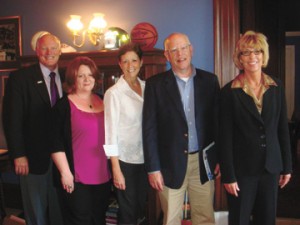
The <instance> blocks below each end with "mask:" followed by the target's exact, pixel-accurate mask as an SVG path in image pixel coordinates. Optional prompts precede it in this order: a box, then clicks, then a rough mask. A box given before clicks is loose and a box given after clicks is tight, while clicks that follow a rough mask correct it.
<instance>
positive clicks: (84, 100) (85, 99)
mask: <svg viewBox="0 0 300 225" xmlns="http://www.w3.org/2000/svg"><path fill="white" fill-rule="evenodd" d="M76 95H77V97H78V98H79V99H80V100H81V101H83V102H86V101H87V100H89V102H90V103H88V107H89V108H90V109H93V104H92V102H93V96H92V95H91V96H90V99H87V98H83V97H81V96H80V95H78V94H77V93H76Z"/></svg>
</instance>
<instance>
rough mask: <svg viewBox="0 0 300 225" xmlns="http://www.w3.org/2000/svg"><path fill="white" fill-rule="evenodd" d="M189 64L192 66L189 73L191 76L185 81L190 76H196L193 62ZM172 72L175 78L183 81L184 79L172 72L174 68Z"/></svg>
mask: <svg viewBox="0 0 300 225" xmlns="http://www.w3.org/2000/svg"><path fill="white" fill-rule="evenodd" d="M191 66H192V74H191V76H189V77H188V79H187V81H188V80H190V78H191V77H195V76H196V68H195V67H194V65H193V64H191ZM172 72H173V74H174V76H175V78H176V79H177V80H182V81H185V80H184V79H182V78H180V77H179V76H178V75H177V74H176V73H175V72H174V70H172ZM185 82H186V81H185Z"/></svg>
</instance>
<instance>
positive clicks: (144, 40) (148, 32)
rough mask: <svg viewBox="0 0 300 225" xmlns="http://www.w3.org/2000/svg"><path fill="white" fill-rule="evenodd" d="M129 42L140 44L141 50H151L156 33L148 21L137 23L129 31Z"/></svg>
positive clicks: (155, 39) (156, 37)
mask: <svg viewBox="0 0 300 225" xmlns="http://www.w3.org/2000/svg"><path fill="white" fill-rule="evenodd" d="M130 37H131V42H133V43H138V44H140V46H141V48H142V50H151V49H153V47H154V46H155V44H156V42H157V39H158V34H157V30H156V28H155V27H154V26H153V25H152V24H150V23H146V22H143V23H138V24H137V25H135V26H134V27H133V28H132V30H131V32H130Z"/></svg>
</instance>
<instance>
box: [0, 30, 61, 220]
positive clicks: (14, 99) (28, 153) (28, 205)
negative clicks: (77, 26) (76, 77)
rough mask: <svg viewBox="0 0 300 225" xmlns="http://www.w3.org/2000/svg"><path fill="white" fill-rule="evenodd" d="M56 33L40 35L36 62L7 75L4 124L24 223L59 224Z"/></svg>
mask: <svg viewBox="0 0 300 225" xmlns="http://www.w3.org/2000/svg"><path fill="white" fill-rule="evenodd" d="M60 46H61V44H60V41H59V39H58V38H57V37H56V36H54V35H52V34H49V33H44V35H43V36H41V37H39V39H38V40H37V44H36V54H37V56H38V59H39V63H38V64H36V65H33V66H30V67H27V68H22V69H20V70H18V71H15V72H12V73H11V74H10V75H9V78H8V81H7V85H6V88H5V95H4V99H3V127H4V132H5V136H6V141H7V145H8V150H9V151H8V152H9V154H10V157H11V159H12V160H13V162H14V168H15V173H16V174H17V175H20V186H21V192H22V199H23V207H24V215H25V220H26V224H27V225H50V224H51V225H60V224H62V219H61V215H60V210H59V206H58V202H57V196H56V192H55V189H54V187H53V185H52V172H51V170H52V169H51V161H50V152H49V150H48V147H49V144H48V142H49V135H48V128H49V125H50V111H51V99H50V77H49V74H50V72H55V73H56V74H57V76H56V78H55V82H56V85H57V87H58V90H59V95H60V96H62V85H61V78H60V76H59V75H62V73H61V72H60V71H59V70H58V60H59V56H60V54H61V47H60Z"/></svg>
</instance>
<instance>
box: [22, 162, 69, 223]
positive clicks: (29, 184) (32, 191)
mask: <svg viewBox="0 0 300 225" xmlns="http://www.w3.org/2000/svg"><path fill="white" fill-rule="evenodd" d="M20 186H21V192H22V201H23V208H24V215H25V220H26V224H27V225H62V224H63V219H62V216H61V211H60V209H59V201H58V196H57V192H56V188H55V187H54V186H53V183H52V164H50V166H49V169H48V171H47V173H46V174H42V175H36V174H28V175H26V176H20Z"/></svg>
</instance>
